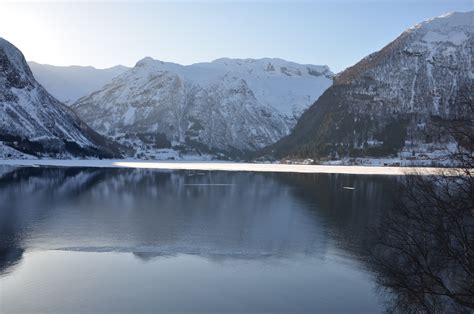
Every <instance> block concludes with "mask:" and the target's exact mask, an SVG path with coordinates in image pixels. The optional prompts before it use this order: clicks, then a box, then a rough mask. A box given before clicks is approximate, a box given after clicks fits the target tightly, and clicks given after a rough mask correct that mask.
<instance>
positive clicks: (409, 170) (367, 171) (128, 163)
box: [0, 159, 461, 175]
mask: <svg viewBox="0 0 474 314" xmlns="http://www.w3.org/2000/svg"><path fill="white" fill-rule="evenodd" d="M0 165H9V166H30V167H38V166H56V167H93V168H140V169H162V170H204V171H206V170H207V171H254V172H295V173H335V174H359V175H410V174H415V173H417V174H423V175H433V174H441V173H444V174H446V172H447V173H448V174H449V175H461V173H460V171H459V170H458V169H455V168H432V167H389V166H388V167H387V166H342V165H336V166H334V165H294V164H293V165H288V164H257V163H238V162H219V161H212V162H202V161H196V162H191V161H159V162H151V161H138V160H126V159H118V160H78V159H73V160H60V159H37V160H30V159H11V160H0Z"/></svg>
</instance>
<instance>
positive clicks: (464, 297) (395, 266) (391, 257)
mask: <svg viewBox="0 0 474 314" xmlns="http://www.w3.org/2000/svg"><path fill="white" fill-rule="evenodd" d="M443 128H444V129H445V130H447V131H448V132H450V134H451V135H452V136H453V137H454V138H456V139H457V142H458V143H459V149H458V150H457V151H456V152H453V154H452V156H451V159H452V162H453V164H455V165H457V166H458V168H457V169H449V170H446V171H444V172H443V173H442V174H440V175H430V176H426V175H421V174H418V175H412V176H406V178H405V179H404V180H405V182H404V185H403V188H402V191H401V194H400V198H399V200H398V202H397V204H396V205H395V206H394V207H393V208H392V209H390V210H389V211H388V212H385V213H384V216H383V217H381V219H380V223H379V225H378V226H377V227H376V228H375V229H374V230H372V234H371V238H372V243H371V244H372V246H371V249H370V254H369V260H368V262H369V265H370V267H371V269H372V270H373V271H374V273H375V275H376V279H377V282H378V284H379V285H380V287H381V288H382V289H383V290H386V291H388V292H389V293H388V295H389V296H390V297H389V300H388V303H389V304H388V307H387V308H388V311H389V312H394V313H472V312H474V184H473V183H474V181H473V171H472V169H473V161H474V157H473V150H472V148H473V147H472V146H473V143H474V136H473V127H472V120H471V122H469V123H467V124H466V123H449V124H447V125H446V124H445V125H444V126H443Z"/></svg>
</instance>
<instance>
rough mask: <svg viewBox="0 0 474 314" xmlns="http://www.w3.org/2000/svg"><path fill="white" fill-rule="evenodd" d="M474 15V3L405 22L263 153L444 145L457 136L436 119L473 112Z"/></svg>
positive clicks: (316, 154) (422, 149)
mask: <svg viewBox="0 0 474 314" xmlns="http://www.w3.org/2000/svg"><path fill="white" fill-rule="evenodd" d="M473 20H474V12H473V11H471V12H467V13H451V14H449V15H443V16H441V17H437V18H432V19H429V20H426V21H424V22H422V23H419V24H416V25H415V26H413V27H411V28H409V29H407V30H406V31H405V32H403V33H402V34H401V35H400V36H398V37H397V38H396V39H395V40H393V41H392V42H390V43H389V44H387V45H386V46H385V47H384V48H382V49H381V50H379V51H378V52H375V53H372V54H370V55H368V56H367V57H365V58H363V59H362V60H360V61H359V62H357V63H356V64H355V65H353V66H352V67H349V68H347V69H346V70H344V71H342V72H341V73H338V74H337V75H336V76H335V78H334V84H333V85H332V86H331V87H330V88H328V89H327V90H326V91H325V92H324V93H323V95H321V97H320V98H319V99H318V100H317V101H316V102H315V103H314V104H313V105H312V106H311V107H310V108H309V109H308V110H307V111H306V112H305V113H304V114H303V115H302V117H301V118H300V119H299V120H298V123H297V125H296V126H295V128H294V129H293V132H292V133H291V134H290V135H289V136H287V137H285V138H283V139H281V140H280V141H279V142H277V143H276V144H274V145H273V146H271V147H268V148H266V149H265V150H264V151H263V152H262V153H263V154H267V155H273V156H275V157H277V158H282V157H285V156H294V157H311V158H316V159H318V158H327V157H330V158H341V157H344V156H352V157H357V156H375V157H377V156H390V155H394V154H400V153H405V154H408V153H410V152H411V153H412V154H414V153H417V152H419V153H426V152H431V151H434V150H438V149H443V147H446V145H449V144H450V143H452V142H453V138H451V137H449V136H445V135H436V134H435V127H434V126H435V124H436V123H440V122H441V121H443V120H446V121H445V122H446V123H449V121H447V120H453V119H454V120H455V119H461V120H462V119H468V120H469V119H472V108H470V107H469V105H467V104H466V102H465V101H462V100H460V97H461V98H466V97H467V99H468V101H467V102H468V103H469V102H471V104H472V94H473V84H472V79H473V78H474V74H473V71H472V65H473V60H472V47H473V45H474V43H473V42H474V39H473V37H474V36H473V33H474V29H473V28H474V25H473V23H472V21H473ZM471 107H472V105H471ZM469 117H471V118H469ZM471 121H472V120H471Z"/></svg>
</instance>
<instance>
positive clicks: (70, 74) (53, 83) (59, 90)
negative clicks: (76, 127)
mask: <svg viewBox="0 0 474 314" xmlns="http://www.w3.org/2000/svg"><path fill="white" fill-rule="evenodd" d="M28 65H29V66H30V69H31V72H33V75H34V77H35V79H36V80H37V81H38V82H39V83H40V84H41V85H43V87H44V88H46V90H47V91H48V92H49V93H50V94H51V95H53V96H54V97H55V98H56V99H58V100H60V101H61V102H63V103H64V104H67V105H70V104H72V103H73V102H75V101H76V100H78V99H79V98H81V97H83V96H86V95H89V94H90V93H92V92H93V91H96V90H98V89H100V88H101V87H103V86H104V85H105V84H107V83H109V82H110V81H111V80H112V79H113V78H114V77H116V76H117V75H119V74H122V73H123V72H125V71H126V70H128V68H127V67H125V66H122V65H117V66H114V67H111V68H107V69H96V68H94V67H91V66H54V65H48V64H39V63H36V62H34V61H29V62H28Z"/></svg>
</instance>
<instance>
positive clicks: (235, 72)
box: [72, 57, 333, 155]
mask: <svg viewBox="0 0 474 314" xmlns="http://www.w3.org/2000/svg"><path fill="white" fill-rule="evenodd" d="M332 76H333V74H332V73H331V71H330V70H329V68H328V67H327V66H315V65H300V64H296V63H292V62H287V61H284V60H281V59H258V60H255V59H243V60H241V59H218V60H215V61H213V62H210V63H197V64H193V65H189V66H182V65H179V64H175V63H168V62H162V61H158V60H153V59H152V58H149V57H147V58H144V59H143V60H141V61H139V62H138V63H137V64H136V65H135V67H134V68H132V69H130V70H128V71H126V72H124V73H122V74H121V75H119V76H118V77H116V78H115V79H113V80H112V82H110V83H109V84H107V85H106V86H104V88H102V89H101V90H99V91H97V92H94V93H92V94H91V95H89V96H86V97H83V98H81V99H79V100H78V101H77V102H76V103H75V104H73V106H72V108H73V109H74V110H75V111H76V112H77V113H78V114H79V116H80V117H81V118H82V119H83V120H84V121H86V122H87V123H88V124H89V125H90V126H91V127H93V128H94V129H95V130H96V131H98V132H99V133H101V134H104V135H107V136H110V137H113V138H114V139H116V140H119V141H120V142H122V143H128V144H130V143H133V144H134V145H135V146H136V148H137V149H138V150H141V151H143V149H144V148H145V150H147V148H151V149H153V148H170V147H171V145H173V146H174V147H175V148H176V147H180V148H181V149H190V148H192V150H194V151H200V152H208V153H209V152H211V153H215V152H221V153H225V154H227V155H229V154H231V155H234V154H239V153H242V152H246V151H253V150H256V149H259V148H262V147H264V146H266V145H269V144H272V143H274V142H276V141H277V140H278V139H280V138H281V137H283V136H285V135H287V134H288V133H289V132H290V130H291V128H292V127H293V126H294V125H295V123H296V118H297V117H299V116H300V115H301V113H302V112H303V111H304V110H305V109H306V108H307V107H308V106H309V105H310V104H311V103H312V102H313V101H314V100H315V99H317V98H318V97H319V95H320V94H321V93H322V92H323V91H324V90H325V89H326V88H328V87H329V86H330V85H331V83H332Z"/></svg>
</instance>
